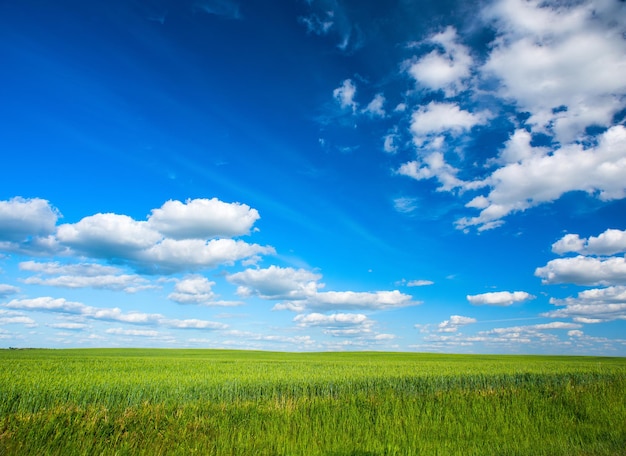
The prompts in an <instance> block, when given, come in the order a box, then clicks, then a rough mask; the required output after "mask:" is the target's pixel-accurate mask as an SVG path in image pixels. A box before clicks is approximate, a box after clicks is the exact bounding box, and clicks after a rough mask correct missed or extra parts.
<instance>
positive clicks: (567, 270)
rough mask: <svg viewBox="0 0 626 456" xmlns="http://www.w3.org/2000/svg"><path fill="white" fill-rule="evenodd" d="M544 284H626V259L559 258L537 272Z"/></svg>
mask: <svg viewBox="0 0 626 456" xmlns="http://www.w3.org/2000/svg"><path fill="white" fill-rule="evenodd" d="M535 275H536V276H537V277H540V278H541V279H542V283H545V284H555V283H575V284H577V285H618V284H620V285H621V284H626V258H624V257H612V258H604V259H603V258H593V257H585V256H581V255H579V256H577V257H574V258H557V259H555V260H551V261H549V262H548V264H547V265H545V266H544V267H541V268H537V269H536V270H535Z"/></svg>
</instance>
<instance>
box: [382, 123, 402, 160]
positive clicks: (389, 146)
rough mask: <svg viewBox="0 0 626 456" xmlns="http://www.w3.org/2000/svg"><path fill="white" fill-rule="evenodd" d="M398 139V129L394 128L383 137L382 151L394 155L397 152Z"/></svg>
mask: <svg viewBox="0 0 626 456" xmlns="http://www.w3.org/2000/svg"><path fill="white" fill-rule="evenodd" d="M398 138H399V137H398V127H394V128H392V129H391V130H390V131H389V133H387V134H386V135H385V136H384V137H383V150H384V151H385V152H387V153H388V154H395V153H396V152H397V151H398V144H397V142H398Z"/></svg>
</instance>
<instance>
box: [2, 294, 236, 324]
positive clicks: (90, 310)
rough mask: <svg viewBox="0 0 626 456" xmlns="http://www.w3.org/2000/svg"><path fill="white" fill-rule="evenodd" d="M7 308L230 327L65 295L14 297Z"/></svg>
mask: <svg viewBox="0 0 626 456" xmlns="http://www.w3.org/2000/svg"><path fill="white" fill-rule="evenodd" d="M5 307H7V308H9V309H15V310H28V311H37V312H56V313H61V314H65V315H72V316H77V317H81V318H83V319H87V320H100V321H108V322H118V323H128V324H133V325H148V326H159V327H165V328H170V329H206V330H217V329H226V328H227V327H228V326H227V325H225V324H223V323H218V322H213V321H208V320H198V319H185V320H179V319H172V318H167V317H165V316H163V315H161V314H149V313H144V312H134V311H130V312H124V311H122V310H121V309H120V308H119V307H94V306H88V305H86V304H83V303H81V302H75V301H67V300H66V299H63V298H52V297H48V296H45V297H39V298H33V299H13V300H11V301H9V302H8V303H6V304H5Z"/></svg>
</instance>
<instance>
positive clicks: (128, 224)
mask: <svg viewBox="0 0 626 456" xmlns="http://www.w3.org/2000/svg"><path fill="white" fill-rule="evenodd" d="M162 237H163V236H162V235H161V234H159V233H158V232H157V231H155V230H153V229H152V228H151V227H150V226H149V225H148V223H147V222H138V221H136V220H133V219H132V218H131V217H129V216H127V215H118V214H111V213H108V214H95V215H91V216H88V217H85V218H83V219H82V220H80V221H79V222H78V223H75V224H64V225H61V226H59V228H58V229H57V238H58V240H59V241H60V242H62V243H63V244H66V245H68V246H70V247H72V248H73V249H76V250H78V251H79V252H83V253H86V254H88V255H90V256H94V257H105V258H106V257H116V258H126V257H129V256H131V257H132V256H134V255H136V253H135V252H139V251H141V250H144V249H147V248H149V247H151V246H153V245H154V244H156V243H157V242H159V241H160V240H161V239H162Z"/></svg>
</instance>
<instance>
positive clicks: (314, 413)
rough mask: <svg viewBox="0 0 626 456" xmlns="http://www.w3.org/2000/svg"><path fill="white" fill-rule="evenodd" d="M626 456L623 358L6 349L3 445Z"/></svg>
mask: <svg viewBox="0 0 626 456" xmlns="http://www.w3.org/2000/svg"><path fill="white" fill-rule="evenodd" d="M83 454H85V455H87V454H88V455H92V454H94V455H95V454H97V455H100V454H103V455H150V456H153V455H165V454H168V455H169V454H181V455H188V454H198V455H307V456H308V455H533V456H536V455H567V456H571V455H620V454H621V455H626V359H624V358H599V357H598V358H596V357H554V356H487V355H484V356H483V355H434V354H414V353H304V354H302V353H273V352H249V351H228V350H167V349H163V350H159V349H84V350H83V349H76V350H0V455H83Z"/></svg>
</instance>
